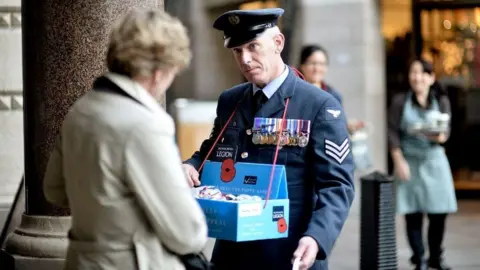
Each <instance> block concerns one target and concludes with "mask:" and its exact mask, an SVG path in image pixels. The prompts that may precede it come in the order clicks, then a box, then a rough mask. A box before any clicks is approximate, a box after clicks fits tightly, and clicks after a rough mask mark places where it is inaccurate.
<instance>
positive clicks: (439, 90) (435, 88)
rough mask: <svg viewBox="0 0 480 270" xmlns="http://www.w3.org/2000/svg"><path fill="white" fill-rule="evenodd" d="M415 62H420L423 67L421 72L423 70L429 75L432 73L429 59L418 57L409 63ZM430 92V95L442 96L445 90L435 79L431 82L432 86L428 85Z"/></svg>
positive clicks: (445, 92) (445, 93)
mask: <svg viewBox="0 0 480 270" xmlns="http://www.w3.org/2000/svg"><path fill="white" fill-rule="evenodd" d="M415 62H418V63H420V65H421V66H422V68H423V72H425V73H427V74H430V75H434V69H433V64H432V63H430V62H429V61H427V60H425V59H423V58H418V59H415V60H414V61H413V62H412V64H411V65H413V63H415ZM411 65H410V66H411ZM430 93H431V94H432V95H434V96H436V97H437V98H438V97H441V96H444V95H447V91H445V89H444V88H443V87H442V86H441V85H440V83H438V81H437V80H435V81H434V82H433V84H432V86H430Z"/></svg>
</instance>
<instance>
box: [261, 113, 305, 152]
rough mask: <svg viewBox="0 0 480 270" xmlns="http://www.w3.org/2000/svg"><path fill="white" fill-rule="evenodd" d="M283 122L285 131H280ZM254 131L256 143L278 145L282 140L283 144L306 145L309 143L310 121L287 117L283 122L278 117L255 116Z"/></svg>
mask: <svg viewBox="0 0 480 270" xmlns="http://www.w3.org/2000/svg"><path fill="white" fill-rule="evenodd" d="M282 123H284V124H283V128H282V130H283V131H282V132H281V133H280V128H281V127H282ZM252 133H253V135H252V142H253V143H254V144H270V145H276V144H277V142H278V140H280V145H281V146H300V147H305V146H307V144H308V136H309V133H310V121H309V120H297V119H285V122H282V119H278V118H255V124H254V127H253V129H252Z"/></svg>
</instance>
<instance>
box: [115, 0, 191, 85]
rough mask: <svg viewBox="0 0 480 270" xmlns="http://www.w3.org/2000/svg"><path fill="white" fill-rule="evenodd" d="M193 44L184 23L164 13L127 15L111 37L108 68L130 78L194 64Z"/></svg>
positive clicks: (139, 10) (149, 11)
mask: <svg viewBox="0 0 480 270" xmlns="http://www.w3.org/2000/svg"><path fill="white" fill-rule="evenodd" d="M190 59H191V52H190V40H189V38H188V35H187V30H186V29H185V27H184V26H183V25H182V23H181V22H180V21H179V20H178V19H176V18H174V17H172V16H170V15H169V14H167V13H165V12H164V11H162V10H160V9H147V10H145V9H135V10H132V11H130V12H128V13H127V14H125V15H124V16H123V17H122V18H121V19H120V20H119V21H118V22H117V23H116V24H115V25H114V26H113V29H112V31H111V34H110V42H109V47H108V52H107V67H108V69H109V70H110V71H111V72H115V73H119V74H123V75H126V76H129V77H135V76H150V75H152V74H153V73H154V72H155V71H156V70H159V69H171V68H175V67H177V68H179V69H184V68H186V67H187V66H188V65H189V64H190Z"/></svg>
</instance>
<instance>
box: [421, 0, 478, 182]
mask: <svg viewBox="0 0 480 270" xmlns="http://www.w3.org/2000/svg"><path fill="white" fill-rule="evenodd" d="M412 18H413V44H414V49H415V55H416V56H422V57H424V58H426V59H429V60H430V61H432V62H433V63H434V66H435V73H436V74H437V79H438V80H439V82H440V83H441V84H442V85H443V86H444V87H445V88H446V90H447V91H448V94H449V97H450V102H451V105H452V131H451V137H450V140H449V141H448V142H447V143H446V145H445V148H446V152H447V156H448V158H449V161H450V165H451V168H452V172H453V173H454V178H455V187H456V189H457V191H480V155H479V154H480V0H453V1H452V0H450V1H438V0H414V2H413V5H412Z"/></svg>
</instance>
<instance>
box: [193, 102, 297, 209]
mask: <svg viewBox="0 0 480 270" xmlns="http://www.w3.org/2000/svg"><path fill="white" fill-rule="evenodd" d="M289 101H290V98H287V100H286V102H285V109H284V110H283V116H282V123H284V122H285V119H286V117H287V109H288V103H289ZM239 104H240V103H239ZM239 104H237V106H236V107H235V109H234V110H233V112H232V114H231V115H230V117H228V120H227V122H226V123H225V125H224V126H223V127H222V130H221V131H220V133H219V134H218V136H217V138H216V139H215V141H214V142H213V144H212V146H211V147H210V150H208V153H207V155H206V156H205V159H204V160H203V161H202V164H201V165H200V167H199V168H198V171H199V172H200V171H201V170H202V168H203V166H204V165H205V162H207V160H208V157H209V156H210V154H211V153H212V151H213V149H214V148H215V146H216V145H217V143H218V141H219V140H220V138H221V137H222V135H223V133H225V129H226V128H227V126H228V124H229V123H230V122H231V121H232V119H233V116H235V114H236V113H237V110H238V106H239ZM283 126H284V125H283V124H282V125H280V130H279V133H278V135H277V147H276V148H275V155H274V157H273V163H272V170H271V171H270V181H269V183H268V189H267V195H266V197H265V204H264V205H263V208H265V207H266V206H267V202H268V200H269V199H270V193H271V191H272V184H273V176H274V175H275V165H276V164H277V158H278V150H280V141H281V139H280V135H281V134H282V133H283Z"/></svg>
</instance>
